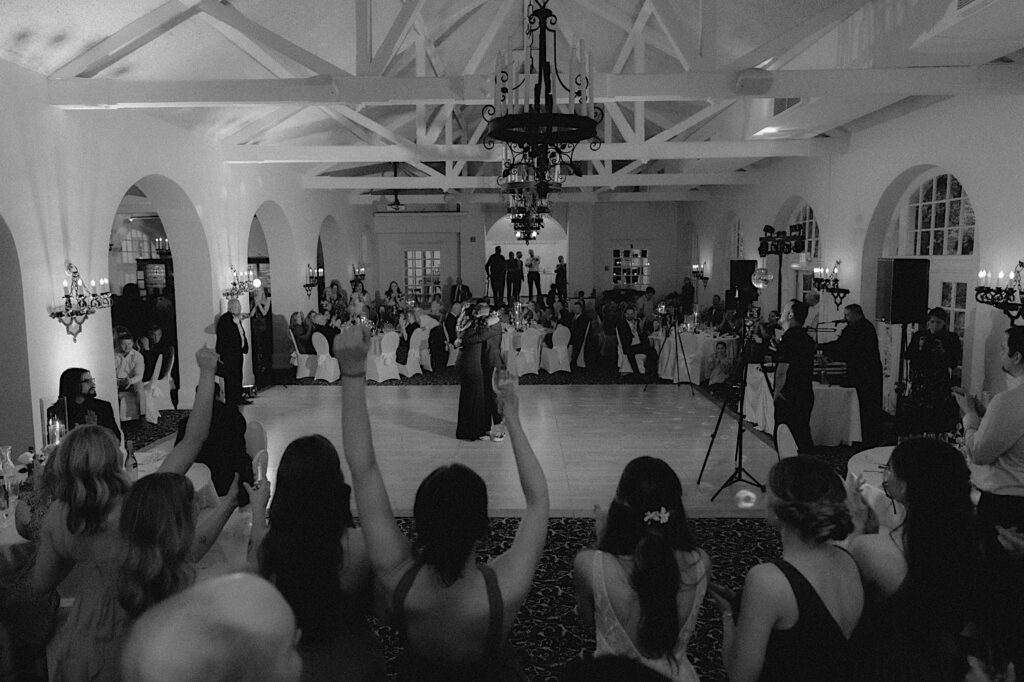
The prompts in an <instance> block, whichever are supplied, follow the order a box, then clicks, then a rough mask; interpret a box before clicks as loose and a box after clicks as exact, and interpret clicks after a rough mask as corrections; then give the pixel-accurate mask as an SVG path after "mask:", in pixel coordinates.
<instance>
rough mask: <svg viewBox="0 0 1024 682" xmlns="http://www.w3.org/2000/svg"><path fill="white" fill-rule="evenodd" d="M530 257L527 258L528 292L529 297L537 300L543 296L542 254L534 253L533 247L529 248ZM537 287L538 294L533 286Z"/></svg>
mask: <svg viewBox="0 0 1024 682" xmlns="http://www.w3.org/2000/svg"><path fill="white" fill-rule="evenodd" d="M528 251H529V253H530V257H529V258H527V259H526V293H527V298H529V299H530V300H531V301H536V300H538V299H539V298H540V296H541V290H540V256H535V255H533V249H528ZM534 287H537V293H536V295H535V294H534V293H533V288H534Z"/></svg>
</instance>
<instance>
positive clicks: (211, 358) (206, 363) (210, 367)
mask: <svg viewBox="0 0 1024 682" xmlns="http://www.w3.org/2000/svg"><path fill="white" fill-rule="evenodd" d="M218 362H220V355H218V354H217V351H215V350H213V349H212V348H207V346H206V344H205V343H204V344H203V347H202V348H200V349H199V350H197V351H196V364H198V365H199V371H200V372H216V371H217V363H218Z"/></svg>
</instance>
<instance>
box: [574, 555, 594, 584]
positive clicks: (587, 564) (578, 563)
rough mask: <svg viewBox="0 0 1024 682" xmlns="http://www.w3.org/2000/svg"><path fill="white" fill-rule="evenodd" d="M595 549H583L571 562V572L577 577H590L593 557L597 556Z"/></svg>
mask: <svg viewBox="0 0 1024 682" xmlns="http://www.w3.org/2000/svg"><path fill="white" fill-rule="evenodd" d="M597 552H598V550H596V549H585V550H583V551H582V552H580V553H579V554H577V555H576V558H575V559H573V561H572V570H573V572H574V573H575V574H576V575H577V576H586V577H587V578H589V577H590V574H591V573H592V572H593V571H592V569H593V565H594V556H595V555H596V554H597Z"/></svg>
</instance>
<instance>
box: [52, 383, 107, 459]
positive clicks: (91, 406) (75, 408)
mask: <svg viewBox="0 0 1024 682" xmlns="http://www.w3.org/2000/svg"><path fill="white" fill-rule="evenodd" d="M57 395H58V399H57V402H55V403H54V404H53V405H51V406H50V408H49V409H48V410H47V412H46V417H47V419H49V418H50V417H56V418H57V419H59V420H60V421H61V422H62V423H63V421H64V420H65V418H66V419H67V422H68V423H67V424H65V425H64V426H66V427H67V428H68V429H73V428H74V427H76V426H80V425H82V424H98V425H100V426H102V427H104V428H106V429H107V430H109V431H110V433H112V434H113V436H114V439H115V440H116V441H117V442H119V443H120V442H121V430H120V429H119V428H117V422H115V421H114V408H112V407H111V406H110V403H108V402H107V401H106V400H100V399H99V398H97V397H96V380H95V379H93V377H92V372H90V371H89V370H87V369H82V368H81V367H71V368H69V369H66V370H64V371H63V372H62V373H61V375H60V389H59V393H58V394H57ZM65 408H66V409H67V415H65V414H64V409H65Z"/></svg>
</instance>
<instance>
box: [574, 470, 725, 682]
mask: <svg viewBox="0 0 1024 682" xmlns="http://www.w3.org/2000/svg"><path fill="white" fill-rule="evenodd" d="M682 497H683V490H682V486H681V485H680V483H679V477H678V476H676V473H675V472H674V471H673V470H672V468H671V467H670V466H669V465H668V464H666V463H665V462H664V461H663V460H660V459H656V458H654V457H637V458H636V459H634V460H633V461H631V462H630V463H629V464H627V465H626V468H625V470H623V472H622V477H621V478H620V479H619V485H618V488H617V489H616V491H615V499H613V500H612V503H611V506H610V507H609V509H608V515H607V518H606V519H604V520H602V519H598V529H597V531H598V535H597V548H596V549H592V550H585V551H583V552H580V553H579V554H577V555H576V560H575V562H574V568H573V570H574V578H575V583H576V602H577V604H578V605H579V612H580V618H582V619H583V622H584V623H585V624H586V625H587V626H588V627H593V628H594V629H595V631H596V635H597V647H596V649H595V651H594V655H595V656H608V655H614V656H625V657H627V658H630V659H633V660H635V661H637V662H638V663H640V664H642V665H644V666H645V667H647V668H649V669H651V670H654V671H656V672H658V673H660V674H661V675H663V676H665V678H667V679H670V680H678V681H680V682H686V681H688V680H697V679H698V677H697V673H696V671H695V670H694V668H693V665H692V664H691V663H690V661H689V660H688V659H687V657H686V645H687V642H688V641H689V639H690V635H692V634H693V630H694V627H695V626H696V624H697V613H698V611H700V605H701V602H703V601H704V593H705V591H706V589H707V584H708V576H709V575H710V573H711V560H710V559H709V558H708V555H707V553H706V552H705V551H704V550H702V549H700V548H699V547H698V546H697V541H696V539H695V538H694V537H693V533H692V532H691V530H690V526H689V523H688V522H687V519H686V510H685V509H684V508H683V499H682ZM602 521H603V522H602Z"/></svg>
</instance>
